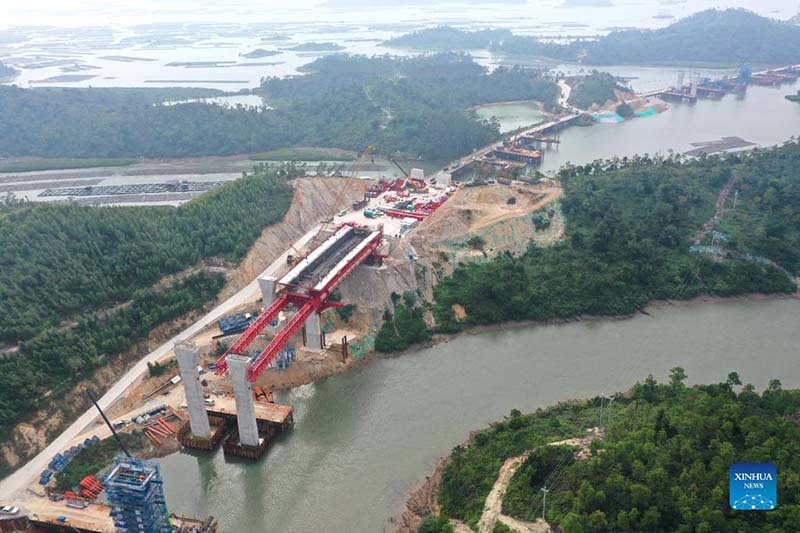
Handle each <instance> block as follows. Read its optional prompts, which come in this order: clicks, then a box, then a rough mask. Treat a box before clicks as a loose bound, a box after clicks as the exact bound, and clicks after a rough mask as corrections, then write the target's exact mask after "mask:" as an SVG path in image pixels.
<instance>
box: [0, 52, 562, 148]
mask: <svg viewBox="0 0 800 533" xmlns="http://www.w3.org/2000/svg"><path fill="white" fill-rule="evenodd" d="M305 70H307V71H308V74H307V75H305V76H297V77H289V78H268V79H265V80H263V92H264V93H265V94H266V95H267V97H268V98H269V102H270V105H271V106H273V107H274V108H275V109H272V110H267V111H257V110H253V109H246V108H226V107H223V106H218V105H209V104H205V103H185V104H180V105H169V106H165V105H155V104H156V103H157V102H160V101H163V100H167V99H173V100H174V99H175V95H174V94H173V93H172V92H170V90H166V89H165V90H159V91H156V90H150V91H148V90H145V89H139V90H135V89H94V88H88V89H61V88H46V89H39V88H35V89H22V88H18V87H8V86H2V87H0V116H3V124H4V127H3V128H1V129H0V156H45V157H139V156H144V157H182V156H196V155H225V154H235V153H255V152H263V151H269V150H275V149H280V148H287V147H294V146H322V147H335V148H343V149H346V150H353V151H361V150H363V148H364V147H365V146H367V145H373V146H377V147H379V149H380V150H381V151H382V152H384V153H390V154H395V153H396V152H401V153H404V154H407V155H409V156H411V157H415V158H416V157H418V156H421V157H423V158H426V159H449V158H452V157H455V156H458V155H463V154H464V153H468V152H470V151H471V150H473V149H475V148H476V147H478V146H482V145H485V144H487V143H489V142H491V141H492V140H495V139H497V138H499V131H498V129H497V127H496V125H493V124H490V123H488V122H485V121H482V120H480V119H479V118H478V117H477V115H476V114H475V113H465V110H466V109H467V108H469V107H471V106H474V105H478V104H484V103H490V102H497V101H510V100H540V101H542V102H544V103H545V104H546V105H548V106H553V105H555V103H556V100H557V96H558V87H557V86H556V85H555V84H554V83H553V82H552V81H549V80H546V79H543V78H542V77H541V74H540V73H539V72H538V71H535V70H530V69H523V68H499V69H496V70H494V71H493V72H492V73H487V71H486V70H485V69H484V68H482V67H480V66H479V65H477V64H476V63H474V62H473V61H472V59H470V58H469V57H468V56H466V55H459V54H440V55H434V56H423V57H416V58H406V59H400V58H392V57H375V58H366V57H359V56H346V55H333V56H328V57H324V58H321V59H318V60H316V61H314V62H313V63H311V64H310V65H307V66H306V67H305ZM173 92H174V91H173Z"/></svg>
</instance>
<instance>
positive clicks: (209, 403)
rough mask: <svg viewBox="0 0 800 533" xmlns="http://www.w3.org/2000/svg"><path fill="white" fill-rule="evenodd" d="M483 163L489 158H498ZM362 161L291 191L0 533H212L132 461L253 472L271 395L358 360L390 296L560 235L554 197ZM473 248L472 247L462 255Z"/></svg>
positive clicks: (538, 134)
mask: <svg viewBox="0 0 800 533" xmlns="http://www.w3.org/2000/svg"><path fill="white" fill-rule="evenodd" d="M568 122H569V120H565V121H564V123H568ZM561 124H562V122H556V123H555V127H558V126H560V125H561ZM553 127H554V126H553V125H550V126H548V127H545V128H544V129H543V130H541V128H540V130H541V131H539V130H537V131H532V132H527V136H528V137H527V138H525V139H523V140H522V141H519V142H525V143H526V146H532V145H531V144H530V143H535V142H546V141H547V137H546V136H545V134H546V133H550V132H551V131H552V129H551V128H553ZM514 142H515V143H516V142H518V141H516V140H515V141H514ZM489 148H490V149H489V150H488V151H487V154H488V155H489V156H490V158H498V157H500V156H501V155H502V154H501V153H500V152H501V150H500V149H499V148H497V147H489ZM373 150H374V148H372V147H367V148H366V149H365V150H364V151H363V152H362V153H361V154H360V156H359V159H358V160H357V161H356V163H355V164H354V165H353V167H352V169H351V172H350V177H347V178H325V179H321V178H311V179H307V178H306V179H301V180H299V181H298V183H296V184H295V188H296V195H295V200H294V202H293V206H292V208H291V209H290V212H289V213H288V214H287V216H286V218H285V220H284V221H283V222H281V223H280V224H278V225H277V226H275V227H272V228H267V229H266V230H265V233H264V235H263V236H262V238H261V239H259V241H258V242H257V243H256V245H255V246H254V247H253V250H252V251H251V254H250V255H248V257H247V258H245V260H244V261H243V262H242V265H241V266H240V267H239V269H237V271H236V272H233V273H231V274H230V275H229V278H230V283H231V285H232V286H233V287H241V289H240V290H239V292H238V293H236V294H233V295H232V296H231V297H230V298H229V300H227V301H226V303H228V302H230V305H223V306H220V308H222V307H224V311H220V312H219V313H212V314H213V315H214V317H215V318H213V319H209V320H207V321H206V322H205V325H204V326H202V327H193V328H189V329H187V330H186V332H184V333H183V334H181V335H179V336H178V337H176V338H175V339H173V340H172V341H171V342H170V343H169V345H168V346H167V345H165V346H163V347H162V348H163V350H161V351H160V352H159V356H158V357H153V359H152V360H148V361H147V363H148V366H147V368H148V372H146V373H144V374H142V375H139V376H138V377H136V378H135V379H134V380H133V381H132V382H130V383H129V384H128V385H127V387H126V388H125V390H124V392H123V394H121V395H120V396H119V397H118V398H117V399H116V400H115V401H113V402H111V403H110V404H108V405H107V406H106V407H107V409H106V411H107V412H106V413H105V414H103V415H102V417H95V423H91V424H89V425H88V426H86V427H85V428H84V429H83V430H82V431H80V432H78V433H77V434H75V436H73V437H72V438H71V440H70V441H69V443H68V445H67V447H66V448H61V449H60V450H59V451H58V452H57V453H56V454H55V455H53V456H50V460H49V463H48V464H47V468H45V469H44V470H42V471H40V472H39V474H37V475H38V479H36V480H35V481H33V482H31V483H30V484H29V485H28V487H27V490H26V491H25V493H24V495H22V497H21V498H20V499H19V512H18V513H17V514H16V515H14V516H12V517H8V518H5V517H4V520H3V521H0V531H18V530H19V531H25V530H30V531H86V532H94V531H97V532H105V531H109V532H111V531H117V532H121V531H154V532H155V531H159V532H160V531H165V532H166V531H186V532H189V531H191V532H212V531H216V523H217V522H216V520H215V518H214V517H183V516H180V515H177V514H174V513H170V512H169V511H168V502H166V501H165V500H164V496H163V482H164V481H163V480H162V479H161V475H160V471H159V468H158V464H157V463H155V462H150V461H148V460H146V459H138V458H137V457H144V458H147V457H157V456H162V455H167V454H170V453H174V452H177V451H180V450H195V451H194V452H193V453H208V454H215V453H218V449H219V448H222V450H221V453H222V454H224V455H225V456H226V457H230V458H236V459H239V460H241V459H244V460H250V461H257V460H259V459H260V458H261V457H263V456H264V455H265V454H266V453H268V451H269V449H270V445H271V444H272V443H273V442H274V440H275V439H276V438H277V437H278V436H279V435H281V434H282V433H284V432H287V431H288V432H291V428H292V426H293V424H294V409H293V407H292V406H291V405H285V404H282V403H280V402H279V401H276V399H275V395H274V392H277V391H281V390H288V389H290V388H292V387H296V386H298V385H301V384H303V383H308V382H311V381H315V380H318V379H322V378H325V377H327V376H330V375H333V374H335V373H338V372H341V371H344V370H346V369H347V368H349V367H350V366H352V365H353V364H356V363H357V362H358V361H360V360H362V359H363V358H364V356H365V355H366V354H368V353H370V352H371V351H372V349H373V345H374V336H375V332H376V330H377V328H378V327H379V325H380V321H381V316H382V313H383V311H384V309H385V308H386V307H387V306H388V305H390V303H391V297H392V294H395V293H397V294H400V293H403V292H405V291H417V292H418V293H419V294H421V295H422V296H423V297H424V298H431V297H432V289H433V285H434V284H435V282H436V280H437V276H440V275H443V274H445V273H446V272H445V271H444V270H443V269H442V266H441V265H442V264H450V265H453V264H455V263H456V262H457V261H463V260H475V261H480V260H484V259H485V258H486V257H489V256H490V255H492V254H497V253H501V252H503V251H510V252H512V253H518V252H520V251H522V250H524V249H525V248H526V247H527V246H528V245H529V244H530V243H531V242H537V243H539V244H540V245H547V243H552V242H556V241H557V240H558V239H559V238H561V236H562V234H563V220H562V219H561V214H560V210H559V208H558V204H557V199H558V197H559V196H560V195H561V188H560V186H559V184H558V183H556V182H552V181H549V180H547V179H543V180H542V181H541V182H539V183H534V181H533V180H531V179H527V180H525V181H512V180H511V179H508V178H503V177H501V176H502V174H498V177H499V178H500V181H495V180H491V181H490V183H489V184H485V183H484V184H481V183H482V182H478V183H464V182H457V181H455V180H454V179H453V178H452V174H451V172H450V171H448V170H447V169H446V170H442V171H440V172H438V173H436V174H435V175H433V176H430V177H427V178H426V176H425V175H424V173H423V171H422V170H419V169H409V171H408V172H406V170H405V169H404V168H403V167H402V166H400V164H399V163H397V162H396V161H394V163H395V165H397V167H398V168H399V169H400V170H401V172H402V174H403V177H401V178H396V179H391V180H390V179H385V178H378V179H375V178H368V177H366V176H359V173H360V171H359V170H360V167H361V166H362V165H363V163H364V161H365V160H366V159H367V158H368V157H369V154H370V153H371V152H372V151H373ZM509 150H511V151H512V152H514V151H520V152H521V153H523V152H524V153H528V152H530V153H531V154H533V155H532V156H531V157H530V158H526V157H523V158H521V159H520V160H519V161H513V160H512V159H513V158H511V159H507V160H505V163H504V164H516V165H521V166H525V165H526V164H535V163H536V162H537V160H536V157H534V156H535V154H536V153H538V152H537V151H536V150H535V149H534V148H532V147H530V148H528V147H523V145H520V147H516V146H515V145H514V146H511V147H510V148H509ZM497 168H498V169H499V168H501V167H497ZM309 187H313V188H316V189H318V190H319V193H321V194H332V195H333V198H332V199H330V198H329V199H328V201H327V204H326V207H324V208H320V206H319V204H318V203H317V204H314V203H313V202H312V204H314V205H311V204H308V203H307V202H306V200H304V198H303V196H307V194H308V192H309V190H310V189H309ZM326 191H329V192H326ZM315 194H316V192H315ZM298 210H300V211H301V212H298ZM536 211H541V216H540V218H541V219H542V220H544V221H545V222H546V224H545V225H543V226H542V227H540V226H539V225H538V224H534V221H533V218H532V216H531V215H532V214H533V213H534V212H536ZM288 224H291V225H292V227H291V229H290V228H289V226H288ZM545 226H546V227H545ZM301 232H302V233H301ZM287 238H288V239H289V240H288V241H287V240H286V239H287ZM475 238H477V239H479V240H480V242H481V243H483V244H482V245H481V246H480V247H474V246H470V245H468V244H467V242H468V241H469V240H470V239H475ZM445 270H446V269H445ZM426 272H433V273H434V275H433V276H431V275H426V274H425V273H426ZM253 278H255V279H253ZM243 285H244V286H243ZM225 294H226V292H225V291H223V295H225ZM228 295H230V293H228ZM154 353H155V352H154ZM154 368H155V369H160V370H159V371H158V372H154V371H153V369H154ZM98 408H99V406H98ZM104 420H106V421H107V425H106V424H104V423H103V421H104ZM125 435H138V436H140V438H141V442H142V444H141V446H138V447H137V448H136V449H134V450H133V453H132V454H129V453H128V450H127V449H126V448H125V447H124V446H122V441H119V442H120V450H119V452H117V455H116V457H115V458H113V459H112V460H110V461H109V462H108V463H107V464H106V466H105V467H104V468H103V469H101V470H100V471H94V472H91V473H90V474H87V475H83V474H81V475H82V477H81V478H80V479H79V483H77V485H76V486H73V487H70V488H69V489H66V490H65V489H64V488H63V486H62V485H60V484H59V483H58V480H59V479H60V477H61V476H63V475H65V472H67V471H69V470H70V468H71V467H70V466H69V465H70V464H71V463H72V462H75V461H78V462H80V461H81V460H80V459H76V458H80V457H84V456H91V455H92V454H93V453H94V450H95V449H96V448H97V447H98V443H99V442H106V440H107V439H111V438H113V437H119V436H123V437H124V436H125ZM108 442H111V441H108ZM11 524H13V525H11ZM21 524H24V525H25V527H26V528H28V529H23V528H21ZM12 527H13V528H15V529H11V528H12Z"/></svg>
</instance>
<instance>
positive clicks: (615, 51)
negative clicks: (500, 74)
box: [386, 9, 800, 66]
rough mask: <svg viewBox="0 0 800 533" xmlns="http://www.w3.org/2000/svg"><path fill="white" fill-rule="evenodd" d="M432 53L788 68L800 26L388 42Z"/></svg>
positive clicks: (688, 23) (707, 18)
mask: <svg viewBox="0 0 800 533" xmlns="http://www.w3.org/2000/svg"><path fill="white" fill-rule="evenodd" d="M386 44H387V45H389V46H406V47H412V48H423V49H428V50H442V49H458V48H484V47H489V48H491V49H492V51H494V52H496V53H502V54H507V55H530V56H537V57H543V58H550V59H556V60H560V61H573V62H581V63H586V64H590V65H619V64H709V65H735V66H739V65H746V64H755V65H761V64H772V65H788V64H794V63H797V62H799V61H800V26H797V25H795V24H790V23H788V22H784V21H779V20H775V19H771V18H766V17H762V16H760V15H757V14H755V13H753V12H751V11H747V10H744V9H727V10H716V9H709V10H706V11H702V12H699V13H695V14H694V15H691V16H689V17H686V18H684V19H681V20H678V21H676V22H674V23H672V24H671V25H669V26H667V27H666V28H662V29H658V30H625V31H615V32H612V33H610V34H608V35H606V36H603V37H600V38H599V39H589V40H581V39H577V40H573V41H571V42H568V43H556V42H552V40H549V39H542V38H539V37H535V36H522V35H512V34H509V33H502V34H497V35H494V34H491V33H489V34H487V33H486V32H485V31H477V32H470V31H464V30H458V29H455V28H450V27H438V28H431V29H428V30H421V31H418V32H414V33H410V34H406V35H403V36H400V37H397V38H395V39H391V40H390V41H387V43H386Z"/></svg>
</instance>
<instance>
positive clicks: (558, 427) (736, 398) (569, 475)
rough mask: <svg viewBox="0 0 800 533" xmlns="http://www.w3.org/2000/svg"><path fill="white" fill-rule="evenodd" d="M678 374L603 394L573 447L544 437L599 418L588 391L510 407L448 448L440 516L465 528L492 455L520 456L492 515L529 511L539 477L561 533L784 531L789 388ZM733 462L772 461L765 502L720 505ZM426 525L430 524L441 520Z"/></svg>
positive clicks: (492, 472) (795, 440)
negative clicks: (694, 379) (772, 487)
mask: <svg viewBox="0 0 800 533" xmlns="http://www.w3.org/2000/svg"><path fill="white" fill-rule="evenodd" d="M685 379H686V374H685V373H684V371H683V370H682V369H681V368H674V369H673V370H672V373H671V376H670V380H669V383H667V384H659V383H657V382H656V381H655V380H654V379H653V377H652V376H650V377H648V378H647V379H646V380H645V381H644V382H643V383H637V384H636V386H635V387H633V389H632V390H631V391H629V392H628V393H627V394H625V395H623V394H617V395H615V397H614V403H613V404H612V407H611V408H610V409H608V410H607V414H606V416H605V417H604V420H605V423H602V425H604V426H605V432H604V435H603V437H602V438H600V439H596V440H594V441H593V442H591V444H590V445H588V447H587V448H585V451H584V452H583V453H581V454H576V448H575V447H573V445H574V444H571V443H576V441H567V442H565V443H564V444H562V445H555V446H554V445H548V443H551V442H554V441H562V439H570V438H576V437H582V436H584V435H585V434H586V429H588V428H590V427H593V426H597V425H598V424H601V419H600V416H599V413H600V404H601V399H600V398H599V397H598V398H593V399H592V400H588V401H581V402H572V403H568V404H561V405H558V406H555V407H550V408H548V409H545V410H540V411H537V412H536V413H533V414H529V415H522V414H520V413H519V411H512V413H511V415H510V416H509V417H508V418H506V419H504V420H503V421H500V422H497V423H495V424H493V425H492V427H491V428H489V429H486V430H483V431H481V432H479V433H476V434H474V435H473V437H472V438H471V440H470V442H469V443H468V444H467V445H464V446H458V447H456V448H455V449H454V450H453V453H452V455H451V456H450V462H449V464H448V465H447V466H446V467H445V470H444V473H443V476H442V483H441V486H440V488H439V492H438V499H439V503H440V504H441V508H442V517H443V518H458V519H461V520H464V521H466V522H467V523H468V524H470V525H472V526H473V527H474V526H475V525H476V524H477V522H478V519H479V518H480V517H481V514H482V511H483V505H484V501H485V500H486V497H487V495H488V494H489V491H490V489H491V488H492V485H493V484H494V482H495V480H496V479H497V477H498V472H499V470H500V467H501V465H502V464H503V462H504V461H505V460H506V459H508V458H511V457H515V456H520V455H522V454H527V455H523V458H525V457H527V458H526V459H524V462H523V463H522V465H521V466H520V467H519V468H518V469H517V470H516V473H514V475H513V477H512V478H511V481H510V483H509V485H508V490H507V492H506V493H505V495H504V496H502V513H503V514H504V515H507V516H511V517H512V518H516V519H521V520H525V521H532V520H535V519H536V518H537V517H539V516H541V513H542V492H541V490H540V489H541V488H542V487H543V486H545V485H546V486H547V487H548V489H549V493H548V495H547V511H546V513H547V514H546V518H547V521H548V522H549V524H550V525H551V526H555V527H558V528H560V530H562V531H567V532H611V531H614V532H639V531H686V532H689V531H697V532H703V531H767V532H774V533H777V532H789V531H794V530H795V527H796V524H797V517H798V516H799V515H798V513H800V497H799V496H798V495H799V494H800V493H799V492H798V491H797V483H798V479H800V455H798V452H800V444H799V443H800V425H798V423H797V419H798V416H800V390H784V389H783V388H782V387H781V384H780V381H778V380H773V381H771V382H770V384H769V387H768V388H767V389H766V390H764V391H763V392H761V393H758V392H756V390H755V388H754V387H753V386H752V385H744V386H742V383H741V381H740V378H739V376H738V375H737V374H736V373H735V372H732V373H730V374H729V375H728V379H727V380H725V381H724V382H722V383H716V384H709V385H697V386H694V387H687V386H685V385H684V384H683V382H684V380H685ZM601 434H602V432H601ZM735 462H772V463H775V465H776V467H777V471H778V507H777V508H776V509H775V510H773V511H771V512H768V513H763V512H752V513H746V512H736V511H733V510H732V509H731V508H730V506H729V502H728V478H729V474H728V469H729V468H730V467H731V466H732V465H733V463H735ZM427 522H428V523H429V524H437V523H438V524H442V520H441V518H439V519H438V520H437V519H433V518H431V519H428V521H427ZM445 529H446V528H445V527H441V526H440V527H438V529H428V531H444V530H445ZM501 530H502V529H501ZM495 531H498V529H495Z"/></svg>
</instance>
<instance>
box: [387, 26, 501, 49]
mask: <svg viewBox="0 0 800 533" xmlns="http://www.w3.org/2000/svg"><path fill="white" fill-rule="evenodd" d="M511 37H513V34H512V33H511V30H506V29H497V30H495V29H486V30H478V31H464V30H459V29H456V28H452V27H450V26H437V27H435V28H426V29H424V30H419V31H415V32H413V33H408V34H405V35H401V36H400V37H395V38H394V39H389V40H388V41H385V42H384V43H383V44H384V46H391V47H395V48H421V49H424V50H465V49H475V48H487V47H488V46H489V45H490V44H491V43H493V42H497V41H502V40H503V39H508V38H511Z"/></svg>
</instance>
